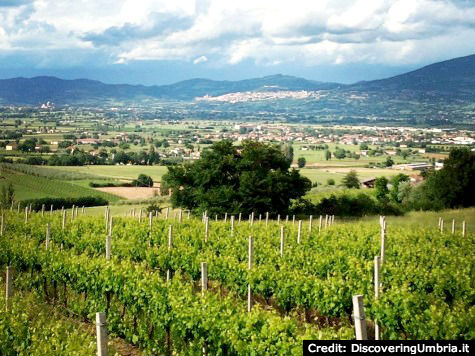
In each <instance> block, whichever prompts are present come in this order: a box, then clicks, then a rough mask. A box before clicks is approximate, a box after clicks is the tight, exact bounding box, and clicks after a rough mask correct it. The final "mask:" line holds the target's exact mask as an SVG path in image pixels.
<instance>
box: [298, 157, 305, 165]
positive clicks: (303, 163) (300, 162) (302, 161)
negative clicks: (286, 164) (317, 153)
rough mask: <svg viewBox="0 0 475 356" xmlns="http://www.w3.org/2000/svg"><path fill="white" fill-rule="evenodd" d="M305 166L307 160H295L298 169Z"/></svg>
mask: <svg viewBox="0 0 475 356" xmlns="http://www.w3.org/2000/svg"><path fill="white" fill-rule="evenodd" d="M306 164H307V160H306V159H305V157H299V159H298V160H297V165H298V166H299V168H303V167H305V165H306Z"/></svg>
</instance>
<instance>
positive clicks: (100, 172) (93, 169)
mask: <svg viewBox="0 0 475 356" xmlns="http://www.w3.org/2000/svg"><path fill="white" fill-rule="evenodd" d="M44 168H45V169H54V170H57V171H62V172H74V173H85V174H90V175H94V176H98V177H101V178H112V179H123V180H132V179H136V178H137V177H138V175H139V174H141V173H143V174H147V175H149V176H150V177H152V179H153V180H154V181H160V179H161V178H162V176H163V175H164V174H165V173H166V172H167V167H165V166H68V167H44Z"/></svg>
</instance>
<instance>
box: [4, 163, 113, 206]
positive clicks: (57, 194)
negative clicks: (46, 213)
mask: <svg viewBox="0 0 475 356" xmlns="http://www.w3.org/2000/svg"><path fill="white" fill-rule="evenodd" d="M9 183H12V184H13V188H14V190H15V198H16V199H17V200H26V199H38V198H45V197H54V198H67V197H72V198H79V197H84V196H96V197H103V198H105V199H107V200H109V201H111V202H114V201H117V200H119V197H117V196H115V195H112V194H107V193H103V192H100V191H97V190H95V189H91V188H87V187H82V186H80V185H75V184H71V183H68V182H63V181H61V180H55V179H51V178H46V177H38V176H32V175H27V174H24V173H20V172H14V171H10V170H2V172H1V175H0V187H1V186H4V185H7V184H9Z"/></svg>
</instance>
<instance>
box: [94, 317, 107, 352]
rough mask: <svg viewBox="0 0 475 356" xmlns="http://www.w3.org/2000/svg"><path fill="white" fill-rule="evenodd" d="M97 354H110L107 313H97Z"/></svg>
mask: <svg viewBox="0 0 475 356" xmlns="http://www.w3.org/2000/svg"><path fill="white" fill-rule="evenodd" d="M96 337H97V356H108V352H107V323H106V313H96Z"/></svg>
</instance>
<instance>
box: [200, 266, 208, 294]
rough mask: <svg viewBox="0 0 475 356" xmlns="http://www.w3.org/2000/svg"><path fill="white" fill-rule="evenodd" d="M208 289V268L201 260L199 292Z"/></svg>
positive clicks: (202, 292)
mask: <svg viewBox="0 0 475 356" xmlns="http://www.w3.org/2000/svg"><path fill="white" fill-rule="evenodd" d="M206 290H208V268H207V266H206V262H201V294H202V295H203V294H204V293H205V291H206Z"/></svg>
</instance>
